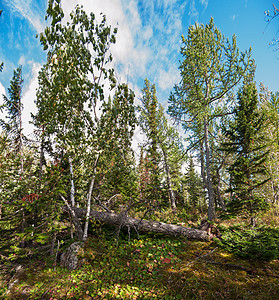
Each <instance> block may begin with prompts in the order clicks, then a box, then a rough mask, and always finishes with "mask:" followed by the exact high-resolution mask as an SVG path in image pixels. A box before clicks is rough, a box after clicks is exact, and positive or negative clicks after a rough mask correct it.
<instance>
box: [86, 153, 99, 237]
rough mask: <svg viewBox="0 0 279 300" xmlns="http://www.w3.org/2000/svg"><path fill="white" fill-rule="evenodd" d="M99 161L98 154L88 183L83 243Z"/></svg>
mask: <svg viewBox="0 0 279 300" xmlns="http://www.w3.org/2000/svg"><path fill="white" fill-rule="evenodd" d="M98 160H99V154H97V157H96V160H95V163H94V168H93V176H92V179H91V182H90V186H89V190H88V194H87V208H86V216H85V224H84V230H83V238H82V239H83V241H86V240H87V237H88V225H89V219H90V210H91V198H92V191H93V187H94V182H95V176H96V168H97V164H98Z"/></svg>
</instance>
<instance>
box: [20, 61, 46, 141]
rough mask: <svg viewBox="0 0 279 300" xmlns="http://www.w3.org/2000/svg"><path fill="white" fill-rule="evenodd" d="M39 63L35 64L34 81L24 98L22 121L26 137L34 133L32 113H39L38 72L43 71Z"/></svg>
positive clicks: (33, 70) (33, 69)
mask: <svg viewBox="0 0 279 300" xmlns="http://www.w3.org/2000/svg"><path fill="white" fill-rule="evenodd" d="M41 67H42V66H41V65H40V64H39V63H35V62H33V66H32V79H31V80H30V83H29V85H28V87H27V88H26V90H25V92H24V93H23V97H22V104H23V111H22V120H23V130H24V134H25V135H27V136H28V135H30V134H32V133H33V129H34V127H33V125H32V124H30V121H32V118H31V113H33V114H35V113H36V112H37V107H36V105H35V99H36V90H37V88H38V79H37V78H38V72H39V70H40V69H41Z"/></svg>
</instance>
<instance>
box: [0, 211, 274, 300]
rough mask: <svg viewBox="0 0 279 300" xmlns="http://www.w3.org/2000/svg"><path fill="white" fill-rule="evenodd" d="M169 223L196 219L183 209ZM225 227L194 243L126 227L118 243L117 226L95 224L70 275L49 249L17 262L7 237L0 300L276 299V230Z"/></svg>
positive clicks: (194, 222) (0, 274)
mask: <svg viewBox="0 0 279 300" xmlns="http://www.w3.org/2000/svg"><path fill="white" fill-rule="evenodd" d="M162 216H163V217H165V216H164V212H162V213H161V217H162ZM163 217H162V218H163ZM154 218H157V219H158V220H162V219H160V215H157V216H154ZM169 218H170V219H169V220H168V221H169V222H171V223H178V224H183V225H184V224H185V226H187V227H189V226H191V225H192V226H194V227H197V226H198V222H199V219H198V218H197V217H196V216H190V215H187V214H186V213H185V212H184V213H183V214H180V215H175V216H173V217H169ZM172 218H173V219H172ZM174 219H175V220H174ZM230 222H232V220H230ZM225 225H226V226H225ZM225 225H222V226H219V228H220V229H221V232H222V240H221V241H212V242H194V241H188V240H186V239H184V238H174V237H166V236H162V235H158V234H142V235H139V236H138V234H137V233H136V232H135V231H133V232H131V233H130V234H129V232H128V231H125V230H124V231H121V232H120V234H119V236H118V239H115V236H116V235H115V228H113V227H110V226H104V225H102V224H100V223H96V222H93V223H91V227H90V238H89V239H88V241H87V242H86V243H85V246H84V249H85V251H84V254H83V256H82V257H81V259H82V261H83V264H82V266H81V267H80V268H79V269H77V270H73V271H69V270H66V269H63V268H61V267H59V264H57V265H54V262H55V256H54V257H51V256H49V254H48V253H46V252H42V251H41V252H39V253H38V252H37V253H36V254H33V255H29V256H28V255H25V256H24V257H20V256H19V254H18V252H17V253H14V249H12V248H11V247H10V246H9V245H8V241H9V239H8V236H6V238H7V239H6V242H5V241H4V240H3V239H2V241H1V249H0V250H1V253H3V255H1V261H0V264H1V269H2V270H4V271H5V272H0V277H1V278H0V298H1V299H51V300H54V299H57V300H58V299H166V300H167V299H218V298H220V299H278V295H279V280H278V278H279V262H278V252H279V250H278V245H279V243H278V242H279V237H278V229H277V227H274V228H271V227H263V226H261V227H259V228H256V229H249V228H248V227H247V226H245V224H244V223H239V224H232V223H230V224H229V225H228V224H225ZM66 244H67V243H65V246H62V247H66ZM61 250H62V249H61ZM25 251H27V250H25ZM27 252H28V251H27ZM13 254H16V255H13ZM18 265H21V266H22V267H23V271H22V272H20V273H16V272H15V267H16V266H18ZM13 282H14V285H13V286H12V287H11V283H13ZM8 283H9V284H10V289H9V290H8Z"/></svg>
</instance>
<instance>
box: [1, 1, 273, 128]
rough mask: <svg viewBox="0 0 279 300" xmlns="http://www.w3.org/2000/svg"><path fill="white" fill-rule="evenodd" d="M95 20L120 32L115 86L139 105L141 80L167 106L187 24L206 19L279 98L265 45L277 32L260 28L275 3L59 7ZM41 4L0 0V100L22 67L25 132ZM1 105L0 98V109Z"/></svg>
mask: <svg viewBox="0 0 279 300" xmlns="http://www.w3.org/2000/svg"><path fill="white" fill-rule="evenodd" d="M77 3H79V4H82V5H83V6H84V9H85V10H86V11H87V12H90V11H93V12H94V13H95V14H96V15H97V14H98V13H99V12H101V11H102V12H104V13H105V14H106V15H107V19H108V23H110V24H112V25H113V26H118V28H119V30H118V34H117V43H116V45H114V46H113V48H112V53H113V56H114V64H115V68H116V70H117V74H118V78H119V80H120V81H125V82H127V81H128V82H129V83H130V85H131V87H132V88H133V89H134V91H135V92H136V95H137V96H138V97H140V90H141V89H142V88H143V82H144V79H145V78H146V77H147V78H148V79H149V80H150V81H151V82H152V83H155V84H156V88H157V95H158V98H159V101H161V102H162V103H165V104H166V103H167V99H168V96H169V93H170V91H171V90H172V87H173V85H174V84H175V83H178V82H179V80H180V78H179V71H178V66H179V60H180V59H181V56H180V45H181V35H182V34H184V35H185V36H186V35H187V30H188V26H189V25H190V24H194V23H195V22H198V23H207V22H208V21H209V19H210V17H211V16H212V17H213V18H214V20H215V24H216V26H217V27H218V28H219V29H220V30H221V32H222V33H223V34H224V35H225V36H226V37H227V38H229V39H231V37H232V35H233V34H235V35H236V36H237V45H238V47H239V49H240V50H246V49H248V48H249V47H250V46H251V47H252V54H253V58H254V59H255V61H256V65H257V72H256V81H257V83H258V84H259V83H260V82H264V84H265V85H266V86H268V87H269V89H270V90H272V91H278V90H279V76H278V67H279V59H278V58H279V52H275V51H274V49H275V48H274V47H270V46H269V43H270V42H271V41H272V39H273V38H274V37H275V36H276V34H277V31H278V30H279V20H274V21H273V22H272V23H271V24H270V25H269V26H267V27H266V25H267V23H266V21H265V15H264V11H266V10H270V11H272V4H273V3H275V4H278V6H279V1H278V0H188V1H187V0H186V1H180V0H138V1H135V0H94V1H93V0H92V1H89V0H87V1H86V0H80V1H76V0H64V1H63V0H62V6H63V9H64V12H65V14H66V15H67V14H68V13H69V12H70V11H71V10H72V9H73V7H74V6H75V5H76V4H77ZM46 7H47V1H46V0H0V9H2V10H3V13H2V16H1V17H0V61H3V62H4V70H3V72H2V73H0V93H1V94H3V93H5V91H6V89H7V87H8V86H9V82H10V80H11V77H12V75H13V70H14V69H15V68H16V67H17V66H18V65H22V66H23V77H24V91H23V104H24V118H25V126H27V127H28V120H30V112H34V111H35V106H34V99H35V93H36V88H37V74H38V71H39V69H40V68H41V66H42V65H43V63H44V62H45V59H46V53H45V52H44V51H43V50H42V47H41V46H40V43H39V41H38V39H36V38H35V36H36V33H39V32H41V31H42V30H43V28H44V27H45V26H46V24H47V23H46V21H45V19H44V15H45V11H46ZM1 101H2V98H0V104H1Z"/></svg>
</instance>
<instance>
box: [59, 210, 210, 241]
mask: <svg viewBox="0 0 279 300" xmlns="http://www.w3.org/2000/svg"><path fill="white" fill-rule="evenodd" d="M64 209H65V210H66V211H67V209H68V208H67V207H64ZM72 209H73V210H74V212H75V215H76V217H77V218H84V217H85V216H86V209H82V208H76V207H75V208H72ZM90 217H91V218H95V219H97V220H99V221H101V222H104V223H106V224H110V225H115V226H121V227H125V226H126V227H129V228H134V229H135V230H137V231H138V232H146V233H147V232H149V233H161V234H166V235H170V236H183V237H186V238H188V239H191V240H199V241H209V240H211V239H212V237H211V236H210V235H208V233H207V232H205V231H202V230H199V229H194V228H186V227H183V226H178V225H173V224H167V223H163V222H157V221H153V220H139V219H135V218H131V217H128V216H127V214H125V213H121V214H115V213H110V212H99V211H95V210H91V211H90Z"/></svg>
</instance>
